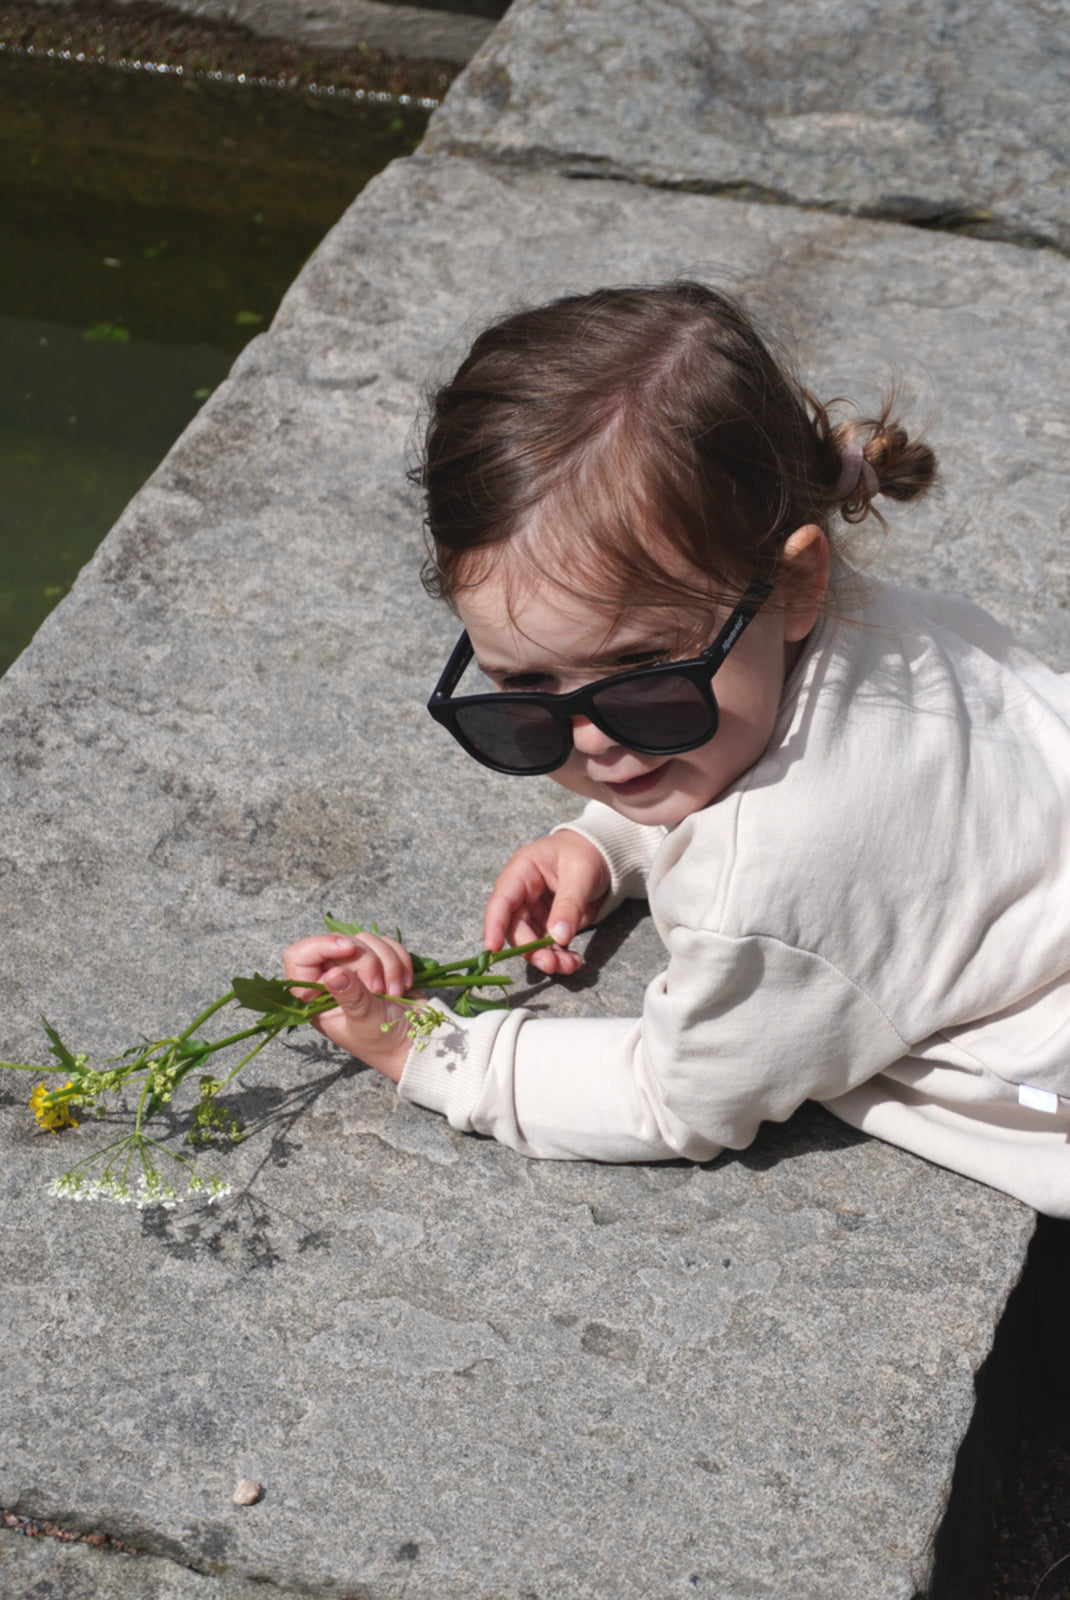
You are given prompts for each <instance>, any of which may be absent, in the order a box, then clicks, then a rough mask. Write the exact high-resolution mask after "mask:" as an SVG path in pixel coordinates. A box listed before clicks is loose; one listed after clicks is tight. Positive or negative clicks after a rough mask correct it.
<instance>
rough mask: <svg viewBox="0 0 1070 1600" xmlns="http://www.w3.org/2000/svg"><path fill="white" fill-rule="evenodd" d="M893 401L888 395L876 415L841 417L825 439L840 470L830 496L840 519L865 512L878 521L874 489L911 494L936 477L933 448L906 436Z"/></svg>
mask: <svg viewBox="0 0 1070 1600" xmlns="http://www.w3.org/2000/svg"><path fill="white" fill-rule="evenodd" d="M892 404H893V401H892V400H887V401H886V402H885V404H884V406H883V407H882V409H881V415H880V416H879V417H877V418H874V419H872V420H869V421H861V420H854V421H850V422H843V423H841V424H840V425H839V427H838V428H835V429H833V431H832V434H831V437H830V440H829V443H830V444H831V445H832V447H833V449H834V450H835V452H836V462H837V466H838V470H839V476H838V478H837V480H836V485H835V488H834V489H833V490H832V492H831V494H830V500H831V502H832V504H833V505H834V506H836V507H837V508H838V509H839V512H840V515H841V516H842V517H843V519H844V521H845V522H861V521H862V519H863V518H864V517H867V516H869V515H870V513H872V514H873V515H874V516H875V517H876V518H877V519H878V521H880V522H883V521H884V518H883V517H882V516H881V514H880V512H879V511H878V510H877V509H876V507H875V506H874V505H873V500H874V499H875V497H876V496H877V495H878V494H884V495H887V496H888V498H889V499H890V500H899V501H906V500H916V499H919V498H920V496H921V495H923V494H926V493H927V492H928V490H929V489H931V488H932V486H933V483H934V482H935V479H936V456H935V454H934V452H933V451H932V450H931V449H930V447H929V446H928V445H927V444H926V443H925V441H924V440H922V439H911V438H910V436H909V434H908V433H907V431H906V429H905V428H904V427H903V426H902V424H901V423H899V422H897V421H896V420H894V419H893V418H892V416H891V408H892ZM867 434H868V438H867V437H866V435H867Z"/></svg>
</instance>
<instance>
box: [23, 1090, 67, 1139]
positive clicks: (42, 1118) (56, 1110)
mask: <svg viewBox="0 0 1070 1600" xmlns="http://www.w3.org/2000/svg"><path fill="white" fill-rule="evenodd" d="M63 1088H64V1089H73V1088H74V1084H73V1083H65V1084H64V1085H63ZM52 1092H54V1093H56V1094H62V1093H63V1090H62V1089H56V1090H55V1091H52ZM30 1109H31V1110H32V1112H33V1114H34V1116H35V1117H36V1118H37V1121H38V1122H39V1123H40V1125H41V1127H42V1128H48V1129H49V1131H50V1132H52V1133H58V1132H59V1130H60V1129H61V1128H77V1126H78V1124H77V1122H75V1120H74V1118H73V1117H72V1116H71V1108H70V1106H69V1104H68V1103H67V1101H66V1100H52V1098H51V1092H50V1091H49V1090H48V1089H47V1088H46V1087H45V1085H44V1084H43V1083H39V1084H38V1085H37V1088H36V1089H35V1090H34V1091H33V1094H31V1096H30Z"/></svg>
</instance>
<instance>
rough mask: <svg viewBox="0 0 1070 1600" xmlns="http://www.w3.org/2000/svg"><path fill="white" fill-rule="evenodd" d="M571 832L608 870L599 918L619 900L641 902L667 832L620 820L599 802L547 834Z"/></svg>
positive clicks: (616, 814) (625, 819) (612, 811)
mask: <svg viewBox="0 0 1070 1600" xmlns="http://www.w3.org/2000/svg"><path fill="white" fill-rule="evenodd" d="M562 828H571V830H572V832H573V833H578V834H581V835H582V837H583V838H584V839H587V840H589V841H590V843H591V844H593V845H594V847H595V849H596V850H597V851H598V852H599V854H600V855H601V856H602V858H603V860H604V861H605V863H606V866H607V867H608V868H609V875H610V887H609V895H608V897H607V898H606V900H605V903H604V904H603V905H602V907H601V909H600V911H599V916H600V917H604V916H606V915H608V913H609V912H610V911H612V910H613V909H614V908H615V907H616V906H618V905H620V903H621V901H622V900H642V899H644V898H645V896H646V885H647V879H648V878H649V877H650V869H651V867H652V866H653V864H654V857H655V856H656V855H657V853H658V848H659V846H660V845H661V842H662V840H663V839H664V838H665V836H666V834H667V833H668V831H669V830H668V829H667V828H663V827H660V826H659V827H649V826H647V825H645V824H644V823H641V822H632V821H630V820H629V819H628V818H627V817H622V816H620V815H619V814H618V813H617V812H616V811H614V810H612V808H611V807H609V806H606V805H603V804H602V803H601V801H599V800H592V801H591V802H590V803H589V804H588V805H587V806H586V807H585V808H584V810H583V812H582V814H581V815H580V816H579V817H577V819H576V820H575V822H560V823H558V825H557V827H556V828H552V829H551V830H550V831H551V833H558V832H559V831H560V830H561V829H562Z"/></svg>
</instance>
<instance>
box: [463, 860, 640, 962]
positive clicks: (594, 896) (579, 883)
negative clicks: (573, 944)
mask: <svg viewBox="0 0 1070 1600" xmlns="http://www.w3.org/2000/svg"><path fill="white" fill-rule="evenodd" d="M608 892H609V868H608V866H607V865H606V861H605V857H604V856H603V855H602V852H601V851H600V850H597V849H596V848H595V846H594V845H593V844H592V843H591V842H590V840H589V839H585V838H584V837H583V835H582V834H581V833H573V832H572V830H571V829H570V828H563V829H560V830H559V831H558V832H557V833H551V834H548V835H547V836H546V838H544V839H536V840H535V841H534V843H532V844H526V845H525V846H524V847H523V849H522V850H518V851H517V852H516V854H515V855H514V856H511V857H510V858H509V860H508V861H507V862H506V864H505V866H504V867H503V869H502V871H501V872H500V873H499V875H498V881H497V883H496V884H495V885H494V888H493V889H492V891H491V895H490V899H489V900H488V901H487V909H486V912H485V913H484V917H483V939H484V943H485V944H486V947H487V949H488V950H501V949H502V947H503V946H504V945H507V944H528V943H529V942H530V941H531V940H532V939H541V938H543V937H544V935H545V934H547V933H549V934H552V936H553V938H554V939H555V940H556V944H555V945H553V946H552V947H547V949H545V950H536V951H535V952H534V954H533V955H531V956H530V957H529V959H530V961H531V965H532V966H533V967H538V969H539V971H540V972H548V973H551V974H560V975H561V976H565V977H567V976H568V975H569V974H571V973H573V972H575V971H576V969H577V967H579V966H581V965H582V963H583V957H582V956H581V955H580V953H579V951H578V950H566V949H565V948H564V946H565V945H567V944H568V943H569V941H570V940H571V939H572V938H574V937H575V935H576V934H577V933H579V931H580V929H581V928H586V927H589V926H590V924H591V923H592V922H593V921H594V919H595V917H596V916H597V915H598V908H599V906H600V905H601V904H602V901H603V900H604V899H605V897H606V895H607V894H608Z"/></svg>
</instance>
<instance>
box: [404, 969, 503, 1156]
mask: <svg viewBox="0 0 1070 1600" xmlns="http://www.w3.org/2000/svg"><path fill="white" fill-rule="evenodd" d="M435 1003H436V1005H438V1002H437V1001H436V1002H435ZM440 1009H441V1010H443V1011H445V1012H446V1021H445V1022H443V1023H442V1024H441V1025H440V1026H439V1027H437V1028H436V1029H435V1031H434V1033H433V1034H431V1035H430V1037H429V1039H428V1041H427V1043H426V1045H425V1046H424V1048H423V1049H422V1050H420V1049H418V1048H417V1046H416V1045H415V1044H414V1045H413V1047H412V1049H411V1050H410V1051H409V1055H408V1059H407V1061H406V1062H405V1067H404V1070H403V1072H402V1074H401V1079H400V1081H399V1083H398V1094H399V1095H400V1096H401V1098H402V1099H403V1100H414V1101H415V1102H416V1104H417V1105H421V1106H427V1108H428V1109H429V1110H430V1111H439V1112H441V1113H442V1115H443V1116H445V1117H447V1118H448V1119H449V1123H450V1126H451V1127H454V1128H458V1129H460V1131H461V1132H462V1133H470V1132H471V1131H472V1121H471V1116H472V1109H473V1107H474V1106H475V1104H476V1101H477V1100H478V1099H479V1096H480V1093H481V1091H482V1088H483V1082H484V1079H485V1078H486V1075H487V1069H488V1067H489V1065H490V1058H491V1053H492V1051H493V1049H494V1041H495V1039H496V1038H497V1036H498V1030H499V1028H500V1027H501V1025H502V1023H503V1022H504V1021H505V1020H506V1018H507V1017H508V1016H509V1013H508V1012H507V1011H484V1012H482V1013H481V1014H480V1015H479V1016H476V1017H459V1016H457V1014H456V1012H454V1011H450V1010H449V1009H448V1008H447V1007H445V1006H442V1007H440Z"/></svg>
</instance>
